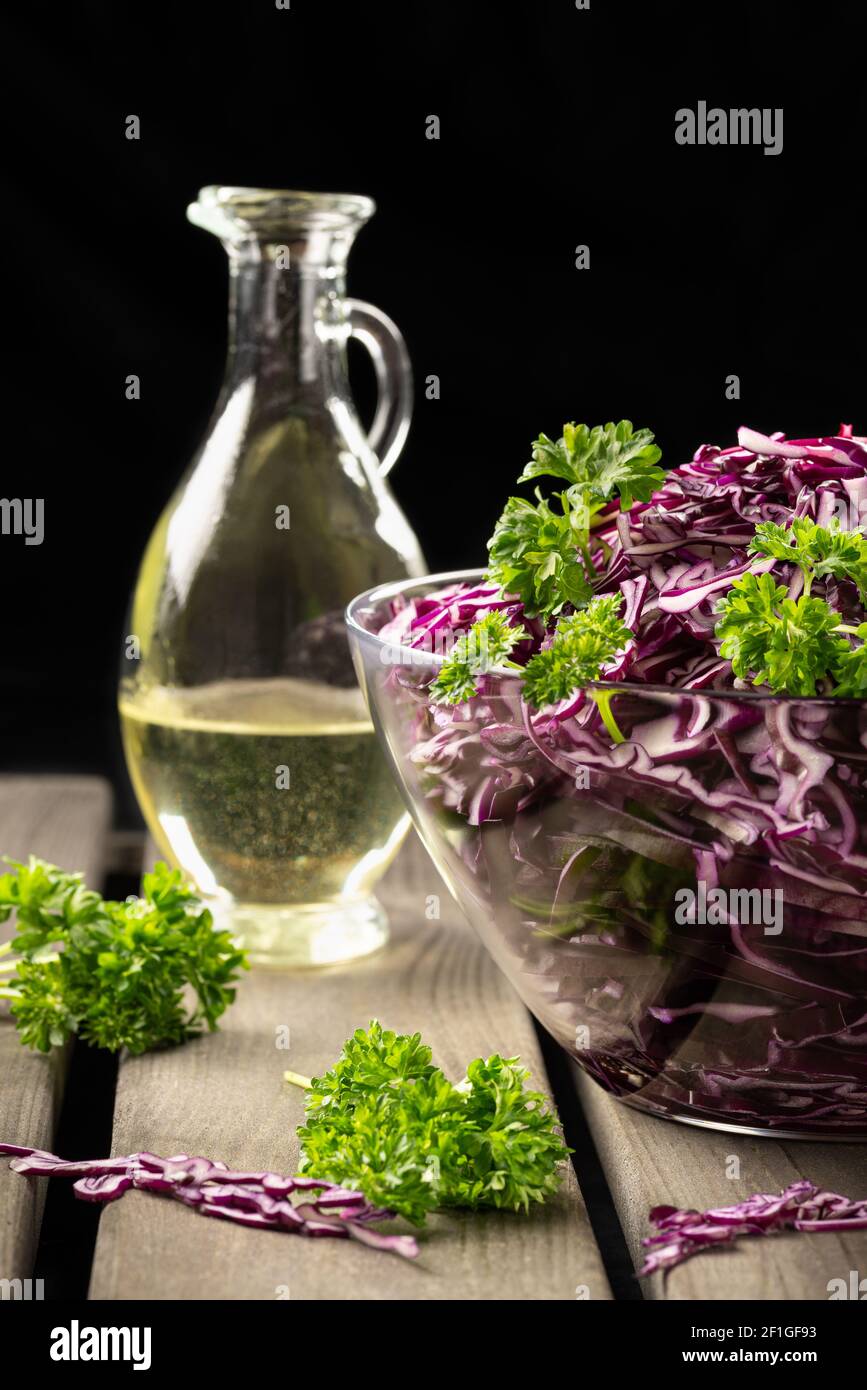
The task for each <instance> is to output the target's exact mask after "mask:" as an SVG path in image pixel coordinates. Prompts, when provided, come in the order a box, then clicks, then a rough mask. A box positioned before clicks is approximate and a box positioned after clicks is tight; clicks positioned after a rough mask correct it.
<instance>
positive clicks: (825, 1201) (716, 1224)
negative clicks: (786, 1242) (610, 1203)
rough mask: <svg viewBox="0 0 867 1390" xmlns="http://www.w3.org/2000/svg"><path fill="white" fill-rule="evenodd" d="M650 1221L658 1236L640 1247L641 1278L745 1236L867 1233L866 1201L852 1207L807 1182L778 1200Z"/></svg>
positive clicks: (763, 1198)
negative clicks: (644, 1252) (643, 1252)
mask: <svg viewBox="0 0 867 1390" xmlns="http://www.w3.org/2000/svg"><path fill="white" fill-rule="evenodd" d="M650 1222H651V1225H653V1226H655V1227H656V1233H655V1234H654V1235H652V1236H645V1238H644V1240H642V1242H641V1243H642V1245H643V1246H644V1247H645V1248H646V1249H647V1251H648V1254H647V1257H646V1259H645V1261H644V1264H643V1265H642V1267H641V1269H640V1270H639V1271H638V1274H639V1278H643V1277H644V1276H645V1275H647V1274H656V1273H658V1271H659V1270H668V1269H673V1267H674V1266H675V1265H679V1264H682V1263H683V1261H684V1260H688V1259H689V1257H690V1256H691V1255H700V1254H701V1252H702V1251H703V1250H707V1249H708V1248H709V1247H711V1246H714V1245H730V1244H731V1243H732V1241H735V1240H740V1238H741V1237H742V1236H768V1235H771V1234H773V1232H774V1231H781V1230H794V1231H812V1232H819V1231H836V1232H837V1233H840V1234H845V1233H846V1232H847V1231H867V1199H863V1200H862V1201H858V1202H853V1201H851V1200H850V1198H848V1197H841V1196H840V1194H839V1193H838V1192H823V1191H822V1190H821V1189H820V1188H818V1187H814V1186H813V1184H812V1183H811V1182H807V1180H806V1179H804V1178H802V1179H801V1180H800V1181H798V1182H794V1183H792V1185H791V1187H787V1188H786V1190H785V1192H781V1193H779V1194H778V1195H773V1194H769V1193H765V1192H757V1193H755V1194H754V1195H753V1196H752V1197H748V1198H747V1199H746V1201H744V1202H736V1203H735V1204H734V1206H731V1207H716V1208H712V1209H711V1210H710V1211H686V1210H682V1209H679V1208H678V1207H654V1208H653V1210H652V1211H651V1213H650Z"/></svg>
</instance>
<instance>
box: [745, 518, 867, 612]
mask: <svg viewBox="0 0 867 1390" xmlns="http://www.w3.org/2000/svg"><path fill="white" fill-rule="evenodd" d="M749 549H750V553H751V554H753V555H769V556H773V558H774V559H775V560H782V561H784V562H785V563H787V564H792V565H797V566H798V568H799V569H800V571H801V573H802V574H803V576H804V593H805V594H808V595H809V593H810V589H811V588H812V584H813V580H814V579H827V578H834V579H848V580H850V581H851V582H852V583H853V584H854V585H855V586H856V588H857V589H858V594H859V596H860V599H861V602H862V604H867V539H865V537H864V536H863V535H862V533H861V532H860V531H843V530H841V528H840V524H839V522H837V521H834V522H833V524H832V525H831V526H817V525H816V522H815V521H811V520H810V518H809V517H797V518H796V519H795V520H794V521H793V522H792V524H791V526H778V525H776V524H775V523H774V522H772V521H765V522H762V523H761V524H760V525H759V526H757V527H756V534H755V536H754V537H753V540H752V541H751V542H750V546H749Z"/></svg>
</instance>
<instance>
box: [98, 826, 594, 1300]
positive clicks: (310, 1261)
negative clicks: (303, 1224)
mask: <svg viewBox="0 0 867 1390" xmlns="http://www.w3.org/2000/svg"><path fill="white" fill-rule="evenodd" d="M431 895H437V896H438V897H439V901H440V905H441V918H440V920H439V921H429V920H427V918H426V916H425V904H426V901H427V900H428V899H429V897H430V896H431ZM381 897H382V900H383V902H384V903H385V905H386V908H387V910H388V912H389V915H390V918H391V925H392V938H391V941H390V943H389V944H388V946H386V947H385V948H384V949H383V950H381V951H379V952H377V953H376V954H375V955H373V956H370V957H368V958H367V959H366V960H364V961H359V962H356V963H354V964H352V965H349V966H346V967H331V968H329V969H325V970H317V971H303V972H301V971H299V972H294V973H292V972H276V971H275V972H269V971H263V970H258V971H254V972H251V973H250V975H248V976H246V977H245V978H244V979H243V980H242V982H241V985H240V988H239V991H238V998H237V1002H236V1003H235V1004H234V1005H233V1006H232V1008H231V1009H230V1010H229V1012H228V1013H227V1014H226V1015H225V1021H224V1025H223V1027H222V1028H221V1031H220V1032H219V1033H216V1034H214V1035H212V1036H210V1037H207V1038H203V1039H201V1040H197V1041H194V1042H192V1043H188V1044H186V1045H185V1046H184V1047H182V1048H176V1049H173V1050H172V1051H169V1052H162V1053H151V1054H148V1055H146V1056H144V1057H137V1058H124V1059H123V1060H122V1063H121V1067H120V1075H119V1080H118V1088H117V1097H116V1104H115V1122H114V1136H113V1143H112V1148H113V1152H115V1153H130V1152H134V1151H135V1150H139V1149H150V1150H153V1151H155V1152H157V1153H162V1154H172V1153H178V1152H186V1153H193V1154H205V1155H207V1156H209V1157H212V1158H222V1159H224V1160H225V1161H226V1162H229V1163H231V1164H233V1165H236V1164H237V1165H240V1166H241V1167H244V1168H271V1169H277V1170H278V1171H284V1172H292V1171H293V1170H294V1169H295V1167H296V1164H297V1159H298V1145H297V1141H296V1139H295V1129H296V1126H297V1125H298V1123H299V1122H300V1121H301V1119H302V1115H303V1095H302V1093H301V1092H300V1091H298V1090H297V1089H295V1088H294V1087H290V1086H287V1085H286V1084H285V1083H284V1082H283V1080H282V1073H283V1071H284V1070H285V1069H286V1068H287V1067H291V1068H292V1069H293V1070H295V1071H298V1072H300V1073H302V1074H304V1075H315V1074H317V1073H321V1072H322V1071H324V1070H325V1069H326V1068H327V1067H328V1066H329V1065H330V1064H331V1063H332V1062H333V1061H334V1059H335V1058H336V1057H337V1055H338V1052H339V1050H340V1047H341V1045H342V1043H343V1042H344V1040H345V1039H346V1037H348V1036H349V1034H350V1033H351V1032H352V1030H353V1029H354V1028H356V1027H358V1026H366V1025H367V1023H368V1022H369V1021H370V1019H371V1018H372V1017H378V1018H379V1019H380V1020H381V1021H382V1023H383V1024H384V1025H386V1026H387V1027H391V1028H394V1029H395V1030H397V1031H399V1032H414V1031H420V1032H421V1033H422V1034H423V1036H424V1037H425V1039H426V1040H427V1041H428V1042H430V1044H431V1046H432V1048H433V1053H434V1059H435V1061H436V1062H437V1063H439V1064H440V1065H441V1066H442V1067H443V1068H444V1069H445V1070H446V1072H447V1073H448V1074H449V1075H451V1076H453V1077H454V1078H456V1079H457V1078H458V1077H459V1076H460V1075H462V1074H463V1068H464V1067H465V1065H466V1063H467V1062H468V1061H469V1060H470V1059H471V1058H473V1057H475V1056H477V1055H479V1054H482V1053H485V1054H489V1053H491V1052H496V1051H499V1052H503V1053H506V1054H507V1055H508V1054H509V1053H516V1052H517V1053H519V1054H520V1055H521V1057H522V1058H523V1059H524V1062H525V1063H526V1065H527V1066H528V1067H529V1069H530V1071H531V1072H532V1074H533V1081H534V1084H536V1085H537V1086H538V1087H539V1089H541V1090H545V1091H547V1090H548V1083H547V1079H546V1077H545V1073H544V1066H543V1063H542V1060H541V1056H540V1053H539V1048H538V1044H537V1041H536V1037H535V1032H534V1029H533V1025H532V1021H531V1019H530V1017H529V1015H528V1014H527V1012H526V1010H525V1009H524V1006H523V1005H522V1004H521V1003H520V1001H519V999H518V997H517V995H516V994H515V993H514V991H513V990H512V988H511V986H510V985H509V984H508V982H507V981H506V980H505V978H504V977H503V976H502V975H501V974H500V972H499V970H498V969H497V967H496V966H495V965H494V963H493V961H492V960H491V958H490V957H489V956H488V954H487V952H486V951H485V950H484V948H483V947H482V946H481V944H480V943H479V941H478V939H477V938H476V936H475V934H474V933H473V932H472V930H471V929H470V928H469V927H468V926H467V925H466V924H465V922H464V920H463V917H462V916H461V914H460V913H459V911H458V909H457V907H456V906H455V905H454V904H453V902H452V900H451V899H450V898H449V896H448V894H447V892H446V890H445V889H444V887H443V885H442V883H441V881H440V880H439V877H438V875H437V873H436V870H435V869H434V866H433V864H432V863H431V861H430V860H429V858H428V856H427V854H426V852H425V851H424V850H423V848H422V846H421V845H420V843H419V841H418V840H417V838H416V836H415V834H414V833H413V834H412V835H411V837H410V839H409V841H408V842H407V844H406V845H405V846H404V848H403V850H402V851H401V853H400V855H399V856H398V859H397V861H396V863H395V864H394V865H393V867H392V869H391V870H390V872H389V874H388V876H387V877H386V879H385V880H383V884H382V892H381ZM284 1027H285V1028H288V1029H289V1036H290V1047H289V1050H288V1051H285V1050H281V1049H280V1048H279V1047H278V1046H277V1042H278V1038H279V1030H280V1029H282V1028H284ZM564 1168H565V1176H564V1181H563V1184H562V1188H561V1191H560V1193H559V1195H558V1196H557V1198H555V1199H554V1200H553V1201H551V1202H550V1203H548V1204H546V1206H544V1207H539V1208H537V1209H535V1210H534V1211H532V1212H531V1213H530V1215H529V1216H527V1217H524V1216H519V1215H514V1214H511V1213H502V1212H487V1213H483V1214H475V1215H474V1214H471V1213H454V1214H449V1215H447V1216H437V1217H434V1218H432V1219H429V1223H428V1234H426V1235H424V1236H423V1237H422V1250H421V1253H420V1255H419V1257H418V1259H417V1260H416V1261H414V1262H408V1261H402V1260H400V1259H399V1258H398V1257H396V1256H390V1255H387V1254H383V1253H380V1252H374V1251H370V1250H367V1249H364V1248H362V1247H359V1246H357V1245H356V1244H354V1243H353V1242H350V1241H336V1240H305V1239H303V1238H299V1237H295V1236H290V1235H284V1234H281V1233H277V1232H263V1231H254V1230H247V1229H244V1228H239V1227H235V1226H232V1225H231V1224H230V1223H228V1222H220V1221H217V1220H206V1219H205V1218H203V1217H201V1216H199V1215H198V1214H197V1213H195V1212H193V1211H189V1210H186V1209H184V1208H182V1207H181V1206H180V1205H178V1204H176V1203H173V1202H170V1201H168V1200H162V1199H159V1198H155V1197H153V1196H151V1195H148V1194H144V1193H135V1192H133V1193H130V1194H128V1195H127V1196H125V1197H124V1199H123V1200H122V1201H121V1202H118V1203H117V1204H116V1205H114V1206H109V1207H108V1208H106V1210H105V1211H104V1212H103V1214H102V1217H101V1221H100V1230H99V1236H98V1240H97V1247H96V1254H95V1259H94V1266H93V1274H92V1279H91V1288H90V1297H91V1298H92V1299H227V1300H235V1299H266V1300H267V1299H285V1298H290V1299H294V1300H313V1299H317V1300H318V1299H328V1300H350V1299H352V1300H355V1299H358V1300H380V1299H381V1300H391V1299H399V1300H413V1299H435V1300H437V1299H444V1300H449V1299H460V1300H466V1299H485V1300H495V1299H503V1300H515V1299H519V1300H524V1299H527V1300H541V1299H570V1300H574V1299H575V1298H576V1289H578V1288H579V1286H584V1287H586V1289H587V1293H588V1294H589V1297H590V1299H591V1300H594V1299H609V1298H610V1297H611V1293H610V1289H609V1285H608V1281H607V1278H606V1275H605V1272H604V1268H603V1264H602V1259H601V1256H600V1253H599V1250H598V1249H597V1246H596V1243H595V1240H594V1238H593V1235H592V1232H591V1229H590V1223H589V1221H588V1217H587V1212H586V1209H585V1207H584V1204H583V1201H582V1198H581V1195H580V1192H579V1190H578V1186H577V1183H576V1180H575V1176H574V1173H573V1171H572V1169H571V1165H564Z"/></svg>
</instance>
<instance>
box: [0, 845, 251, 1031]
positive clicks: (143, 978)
mask: <svg viewBox="0 0 867 1390" xmlns="http://www.w3.org/2000/svg"><path fill="white" fill-rule="evenodd" d="M7 863H10V864H11V865H12V866H13V868H14V870H15V872H13V873H6V874H3V875H2V876H0V922H5V921H6V920H7V919H8V917H9V916H10V914H11V913H12V912H13V911H15V912H16V913H17V921H16V925H17V933H16V936H15V937H14V938H13V940H12V941H11V942H8V943H7V944H6V945H5V946H2V947H0V971H2V974H0V984H2V985H3V987H2V988H0V997H3V998H7V999H9V1000H10V1001H11V1005H10V1007H11V1012H12V1014H13V1016H14V1018H15V1022H16V1025H17V1027H18V1031H19V1033H20V1035H21V1041H22V1042H23V1043H24V1044H26V1046H28V1047H32V1048H36V1049H37V1050H38V1051H40V1052H48V1051H50V1049H51V1048H52V1047H59V1046H61V1045H62V1044H63V1043H64V1042H66V1040H67V1039H68V1038H69V1037H70V1036H71V1035H72V1034H74V1033H75V1034H77V1035H78V1036H79V1037H80V1038H81V1039H82V1040H83V1041H84V1042H87V1043H90V1044H92V1045H93V1046H96V1047H104V1048H107V1049H108V1050H109V1051H111V1052H115V1051H117V1049H118V1048H121V1047H126V1048H128V1049H129V1051H130V1052H133V1053H140V1052H147V1051H149V1050H150V1049H151V1048H154V1047H159V1046H162V1045H164V1044H167V1043H179V1042H183V1041H184V1040H185V1039H187V1038H190V1037H193V1036H194V1035H196V1034H197V1033H199V1032H200V1031H201V1029H202V1027H203V1026H204V1027H206V1028H207V1029H208V1030H209V1031H211V1032H213V1031H214V1030H215V1029H216V1028H217V1026H218V1025H217V1020H218V1018H219V1017H220V1015H221V1014H222V1013H223V1012H224V1011H225V1009H226V1008H227V1007H228V1006H229V1004H231V1003H232V1000H233V999H234V996H235V990H234V988H233V982H234V981H235V980H236V979H237V972H238V970H239V969H240V968H242V967H246V960H245V957H244V953H243V952H242V951H241V950H239V949H238V947H237V946H236V945H235V943H234V942H233V940H232V938H231V936H230V935H229V933H228V932H225V931H215V930H214V927H213V922H212V918H211V914H210V912H209V911H208V910H207V908H203V907H202V905H201V903H200V901H199V899H198V898H197V897H196V895H195V894H194V892H193V891H192V889H191V888H190V887H189V886H188V885H187V884H185V883H183V881H182V878H181V874H180V872H179V871H178V870H177V869H174V870H172V869H169V868H168V867H167V865H165V864H163V863H158V864H156V865H155V867H154V870H153V872H152V873H149V874H145V876H144V879H143V883H142V897H140V898H130V899H127V900H126V901H125V902H110V901H108V900H106V899H103V898H101V897H100V895H99V894H98V893H95V892H93V891H92V890H91V889H88V888H86V887H85V885H84V883H83V882H82V876H81V874H74V873H72V874H71V873H66V872H65V871H64V870H63V869H59V868H57V866H56V865H54V864H49V863H46V862H45V860H42V859H37V858H34V857H32V856H31V858H30V859H29V861H28V862H27V864H21V863H18V862H17V861H15V860H7ZM188 989H189V990H191V991H192V993H193V995H194V997H195V1000H196V1002H195V1004H194V1005H193V1006H192V1007H190V1006H189V1005H188V1004H187V1002H186V1000H185V991H186V990H188Z"/></svg>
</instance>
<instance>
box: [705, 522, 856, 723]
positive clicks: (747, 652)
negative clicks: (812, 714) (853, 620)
mask: <svg viewBox="0 0 867 1390" xmlns="http://www.w3.org/2000/svg"><path fill="white" fill-rule="evenodd" d="M749 549H750V552H751V554H753V555H767V556H768V557H770V558H772V559H774V560H780V561H783V562H785V563H786V564H793V565H797V566H798V568H799V569H800V571H801V573H802V574H803V576H804V591H803V593H802V594H801V596H800V597H799V598H798V599H792V598H789V597H788V589H787V588H786V587H785V585H782V584H778V583H777V582H776V580H775V579H773V578H772V576H771V575H770V574H762V575H755V574H745V575H742V576H741V578H740V579H737V580H735V582H734V584H733V585H732V587H731V589H730V590H729V592H728V593H727V594H726V595H725V597H724V598H722V599H721V600H720V601H719V603H718V604H717V612H718V613H719V614H720V618H719V621H718V622H717V624H716V629H715V631H716V636H717V637H719V638H721V639H722V640H721V645H720V654H721V655H722V656H724V657H726V658H727V659H728V660H729V661H731V663H732V670H733V671H734V673H735V675H736V676H738V677H740V679H741V680H752V683H753V685H767V686H768V688H769V689H770V690H771V691H773V692H774V694H781V693H785V694H787V695H815V694H816V689H817V686H818V684H819V682H820V681H822V682H825V683H826V684H827V685H828V693H829V694H831V695H840V696H844V695H849V696H856V697H861V696H863V695H864V694H865V693H867V657H865V655H864V646H863V642H864V639H865V636H867V623H861V624H859V625H858V626H851V625H849V624H847V623H844V622H843V619H842V617H841V615H840V614H839V613H838V612H837V611H836V609H834V608H832V607H831V606H830V604H829V603H827V602H826V601H825V599H823V598H816V597H813V596H812V594H811V589H812V586H813V582H814V581H815V580H817V579H827V578H832V577H833V578H835V579H838V580H849V581H851V583H853V584H854V585H855V586H856V587H857V589H858V592H859V594H860V595H861V600H862V602H863V601H864V593H865V586H867V542H865V539H864V537H863V536H862V534H861V532H860V531H841V530H840V527H839V525H838V524H837V523H836V522H835V523H834V524H833V525H832V526H830V527H825V526H817V525H816V523H815V522H814V521H811V520H809V518H807V517H799V518H797V519H796V520H795V521H793V522H792V525H791V527H785V526H777V525H775V524H774V523H773V522H763V523H762V524H761V525H759V526H757V527H756V534H755V537H754V538H753V540H752V541H751V542H750V546H749ZM851 637H856V638H858V639H859V641H860V643H861V644H862V645H860V646H854V647H853V645H852V643H851V641H850V640H849V639H850V638H851ZM831 682H834V684H833V685H832V684H831Z"/></svg>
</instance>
